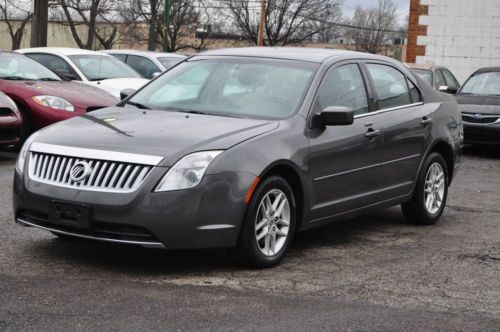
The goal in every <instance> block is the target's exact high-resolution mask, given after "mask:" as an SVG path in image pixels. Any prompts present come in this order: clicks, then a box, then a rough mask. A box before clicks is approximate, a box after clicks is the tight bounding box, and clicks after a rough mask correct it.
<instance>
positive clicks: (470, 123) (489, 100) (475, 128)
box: [457, 67, 500, 144]
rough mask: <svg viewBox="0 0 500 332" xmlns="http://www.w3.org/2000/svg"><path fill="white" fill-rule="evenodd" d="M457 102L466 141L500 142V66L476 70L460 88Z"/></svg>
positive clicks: (478, 142)
mask: <svg viewBox="0 0 500 332" xmlns="http://www.w3.org/2000/svg"><path fill="white" fill-rule="evenodd" d="M457 102H458V104H459V107H460V110H461V112H462V120H463V125H464V137H465V142H466V143H477V144H500V67H494V68H482V69H479V70H478V71H476V72H475V73H473V74H472V75H471V77H469V79H468V80H467V81H466V82H465V83H464V85H463V86H462V89H460V91H459V92H458V95H457Z"/></svg>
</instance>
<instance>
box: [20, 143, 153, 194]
mask: <svg viewBox="0 0 500 332" xmlns="http://www.w3.org/2000/svg"><path fill="white" fill-rule="evenodd" d="M79 162H86V163H87V164H88V165H89V166H90V168H91V171H90V173H89V175H88V176H87V177H85V178H84V179H83V180H81V181H79V182H75V181H73V180H72V179H71V168H72V167H73V166H74V165H75V164H77V163H79ZM152 168H153V166H151V165H140V164H134V163H127V162H122V161H111V160H97V159H86V158H79V157H70V156H63V155H55V154H49V153H42V152H34V151H32V152H30V161H29V169H28V174H29V177H30V178H31V179H32V180H35V181H38V182H43V183H47V184H51V185H56V186H61V187H68V188H77V189H83V190H93V191H107V192H132V191H135V190H136V189H137V188H139V186H140V185H141V184H142V183H143V182H144V180H145V179H146V177H147V176H148V174H149V173H150V172H151V170H152Z"/></svg>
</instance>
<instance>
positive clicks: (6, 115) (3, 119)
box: [0, 92, 22, 148]
mask: <svg viewBox="0 0 500 332" xmlns="http://www.w3.org/2000/svg"><path fill="white" fill-rule="evenodd" d="M21 123H22V122H21V115H20V114H19V111H18V110H17V106H16V104H15V103H14V102H13V101H12V99H10V98H9V97H7V96H6V95H4V94H3V93H2V92H0V148H10V147H12V146H15V145H16V144H19V142H20V140H21Z"/></svg>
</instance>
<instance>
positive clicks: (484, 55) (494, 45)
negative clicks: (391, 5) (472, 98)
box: [406, 0, 500, 83]
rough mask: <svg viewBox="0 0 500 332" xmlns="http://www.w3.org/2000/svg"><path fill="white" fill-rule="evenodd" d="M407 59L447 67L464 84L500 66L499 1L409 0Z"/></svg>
mask: <svg viewBox="0 0 500 332" xmlns="http://www.w3.org/2000/svg"><path fill="white" fill-rule="evenodd" d="M406 62H409V63H422V64H425V63H433V64H437V65H444V66H447V67H449V68H450V69H451V70H452V71H453V72H454V73H455V74H456V76H457V78H458V79H459V80H460V81H461V82H462V83H463V82H464V81H465V79H467V77H468V76H469V75H470V74H471V73H472V72H473V71H475V70H476V69H478V68H480V67H486V66H500V0H474V1H471V0H410V16H409V29H408V50H407V53H406Z"/></svg>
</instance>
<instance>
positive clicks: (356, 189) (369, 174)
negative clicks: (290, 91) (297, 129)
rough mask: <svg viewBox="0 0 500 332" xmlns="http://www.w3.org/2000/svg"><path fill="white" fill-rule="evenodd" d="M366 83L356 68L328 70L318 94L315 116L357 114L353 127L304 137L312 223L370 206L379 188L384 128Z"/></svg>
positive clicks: (331, 128) (317, 129)
mask: <svg viewBox="0 0 500 332" xmlns="http://www.w3.org/2000/svg"><path fill="white" fill-rule="evenodd" d="M366 83H367V80H366V74H365V73H364V72H363V71H362V68H361V66H360V64H359V63H357V62H347V63H342V64H339V65H335V66H333V67H332V68H330V70H329V71H328V72H327V74H326V75H325V77H324V79H323V82H322V85H321V87H320V89H319V91H318V94H317V99H316V102H315V110H314V112H315V113H316V114H318V113H320V111H321V110H322V109H325V108H326V107H329V106H344V107H350V108H352V109H353V110H354V111H355V119H354V123H353V124H352V125H346V126H328V127H324V126H313V129H309V131H308V136H309V141H310V147H311V154H310V159H309V169H310V180H311V185H312V193H313V197H311V201H312V210H311V219H312V220H318V219H321V218H324V217H328V216H332V215H335V214H339V213H342V212H345V211H349V210H353V209H356V208H359V207H362V206H365V205H369V204H372V203H374V202H376V201H377V192H378V191H379V190H380V188H381V187H382V186H383V178H382V177H381V174H378V173H377V170H375V172H374V168H373V167H374V165H377V164H379V163H381V162H383V160H384V159H383V156H382V154H381V153H380V152H381V151H380V149H381V126H382V123H380V122H379V121H378V119H377V118H376V117H372V116H371V113H370V110H371V108H372V106H371V102H370V96H371V91H370V86H369V85H368V84H366Z"/></svg>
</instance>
